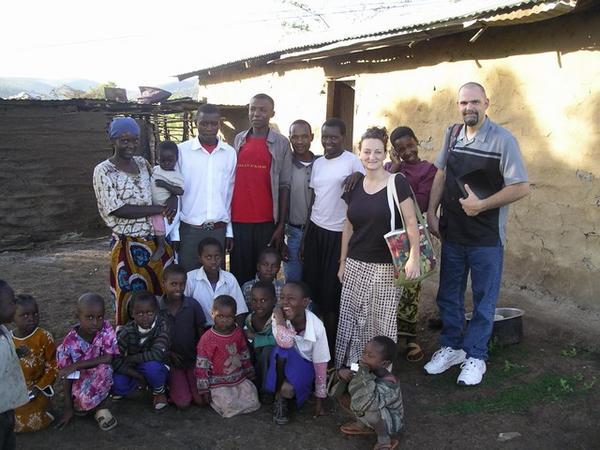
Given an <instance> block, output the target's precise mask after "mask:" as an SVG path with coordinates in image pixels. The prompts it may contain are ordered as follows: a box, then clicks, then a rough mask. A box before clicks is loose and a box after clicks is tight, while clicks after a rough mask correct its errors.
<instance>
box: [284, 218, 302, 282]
mask: <svg viewBox="0 0 600 450" xmlns="http://www.w3.org/2000/svg"><path fill="white" fill-rule="evenodd" d="M302 233H303V230H302V229H300V228H296V227H291V226H289V225H286V226H285V237H286V243H287V247H288V255H289V259H288V262H286V263H284V265H283V273H284V275H285V281H300V280H301V279H302V261H300V242H301V241H302Z"/></svg>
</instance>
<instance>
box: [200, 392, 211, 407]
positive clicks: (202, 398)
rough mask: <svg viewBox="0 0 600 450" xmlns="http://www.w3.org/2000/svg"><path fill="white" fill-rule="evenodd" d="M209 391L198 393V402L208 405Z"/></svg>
mask: <svg viewBox="0 0 600 450" xmlns="http://www.w3.org/2000/svg"><path fill="white" fill-rule="evenodd" d="M210 400H211V399H210V392H203V393H202V394H200V404H202V405H209V404H210Z"/></svg>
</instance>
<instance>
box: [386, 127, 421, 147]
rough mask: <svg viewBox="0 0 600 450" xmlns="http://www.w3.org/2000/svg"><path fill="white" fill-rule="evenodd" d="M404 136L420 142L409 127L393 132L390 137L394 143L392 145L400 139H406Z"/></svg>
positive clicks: (399, 128)
mask: <svg viewBox="0 0 600 450" xmlns="http://www.w3.org/2000/svg"><path fill="white" fill-rule="evenodd" d="M404 136H410V137H411V138H413V139H414V140H415V141H417V142H419V140H418V139H417V136H415V132H414V131H413V130H412V129H411V128H408V127H398V128H396V129H395V130H394V131H392V134H391V135H390V142H391V143H392V145H394V142H395V141H396V140H397V139H400V138H401V137H404Z"/></svg>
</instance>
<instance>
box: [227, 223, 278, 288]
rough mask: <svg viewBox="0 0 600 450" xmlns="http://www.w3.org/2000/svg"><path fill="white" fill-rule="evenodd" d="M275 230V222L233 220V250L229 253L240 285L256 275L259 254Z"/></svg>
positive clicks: (231, 266) (232, 267) (231, 264)
mask: <svg viewBox="0 0 600 450" xmlns="http://www.w3.org/2000/svg"><path fill="white" fill-rule="evenodd" d="M273 231H275V224H274V223H273V222H263V223H239V222H233V251H232V252H231V254H230V255H229V258H230V259H229V262H230V269H231V270H230V271H231V273H232V274H233V275H234V276H235V278H236V279H237V281H238V283H239V284H240V286H241V285H243V284H244V283H245V282H246V281H248V280H252V279H254V277H255V276H256V263H257V262H258V255H259V254H260V252H262V251H263V250H264V249H265V247H266V246H267V244H268V243H269V241H270V240H271V237H272V236H273Z"/></svg>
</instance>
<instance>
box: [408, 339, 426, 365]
mask: <svg viewBox="0 0 600 450" xmlns="http://www.w3.org/2000/svg"><path fill="white" fill-rule="evenodd" d="M406 348H407V350H408V351H407V352H406V360H407V361H408V362H419V361H421V360H422V359H423V350H421V347H420V346H419V344H417V343H416V342H409V343H408V344H407V345H406Z"/></svg>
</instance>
